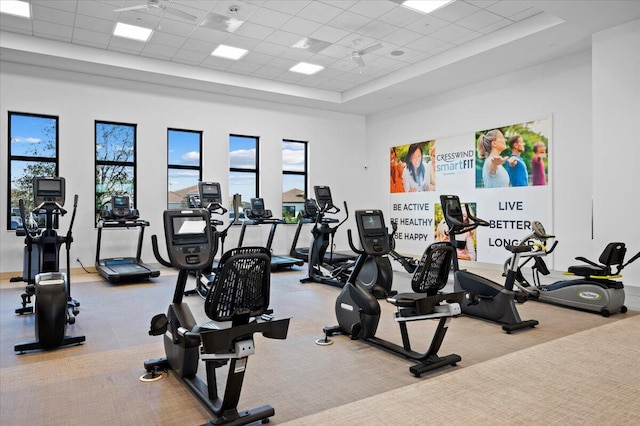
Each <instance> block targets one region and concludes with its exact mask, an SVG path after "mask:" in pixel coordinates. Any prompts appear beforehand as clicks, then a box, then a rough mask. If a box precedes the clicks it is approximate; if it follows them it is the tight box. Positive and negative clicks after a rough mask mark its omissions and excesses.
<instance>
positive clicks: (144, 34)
mask: <svg viewBox="0 0 640 426" xmlns="http://www.w3.org/2000/svg"><path fill="white" fill-rule="evenodd" d="M152 32H153V30H152V29H150V28H144V27H138V26H136V25H129V24H123V23H122V22H118V23H117V24H116V27H115V28H114V30H113V35H114V36H118V37H124V38H129V39H131V40H137V41H147V40H149V37H151V33H152Z"/></svg>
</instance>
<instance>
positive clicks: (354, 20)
mask: <svg viewBox="0 0 640 426" xmlns="http://www.w3.org/2000/svg"><path fill="white" fill-rule="evenodd" d="M369 22H371V18H367V17H366V16H362V15H358V14H356V13H353V12H349V11H346V12H343V13H342V14H341V15H338V16H336V17H335V18H334V19H332V20H331V21H329V22H328V25H331V26H332V27H335V28H339V29H341V30H344V31H349V32H354V31H356V30H357V29H358V28H360V27H363V26H365V25H367V24H368V23H369Z"/></svg>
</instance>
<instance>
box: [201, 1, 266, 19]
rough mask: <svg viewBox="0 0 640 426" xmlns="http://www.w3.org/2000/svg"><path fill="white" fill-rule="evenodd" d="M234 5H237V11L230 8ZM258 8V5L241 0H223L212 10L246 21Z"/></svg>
mask: <svg viewBox="0 0 640 426" xmlns="http://www.w3.org/2000/svg"><path fill="white" fill-rule="evenodd" d="M232 6H237V8H238V11H237V13H233V12H231V11H230V10H229V8H230V7H232ZM256 9H257V6H256V5H254V4H251V3H247V2H243V1H240V0H221V1H219V2H218V3H216V5H215V6H214V7H213V9H212V10H211V11H212V12H214V13H219V14H220V15H225V16H230V17H234V18H236V19H239V20H241V21H245V20H246V19H247V18H248V17H249V16H251V14H252V13H253V12H255V11H256Z"/></svg>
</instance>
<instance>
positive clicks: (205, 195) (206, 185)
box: [198, 182, 222, 207]
mask: <svg viewBox="0 0 640 426" xmlns="http://www.w3.org/2000/svg"><path fill="white" fill-rule="evenodd" d="M198 193H199V194H200V201H201V203H202V204H201V205H202V206H203V207H206V206H208V205H209V204H222V191H221V190H220V183H219V182H198Z"/></svg>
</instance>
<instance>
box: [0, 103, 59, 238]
mask: <svg viewBox="0 0 640 426" xmlns="http://www.w3.org/2000/svg"><path fill="white" fill-rule="evenodd" d="M7 113H8V117H7V118H8V121H7V142H8V143H7V151H8V154H9V155H8V156H7V157H8V167H7V177H8V179H7V223H6V229H7V230H8V231H15V229H13V228H11V216H12V214H11V208H12V207H11V205H12V203H11V201H12V200H11V181H12V176H11V170H12V164H13V162H14V161H26V162H41V163H53V164H54V177H58V176H59V173H60V163H59V160H60V116H57V115H49V114H38V113H29V112H19V111H7ZM14 116H23V117H33V118H44V119H50V120H54V121H55V155H54V157H41V156H34V155H13V154H12V152H11V139H12V136H13V135H12V129H11V127H12V126H11V121H12V120H11V119H12V117H14ZM31 192H32V194H31V199H33V188H32V191H31ZM54 226H55V227H57V221H56V223H55V224H54ZM16 229H17V228H16Z"/></svg>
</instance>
